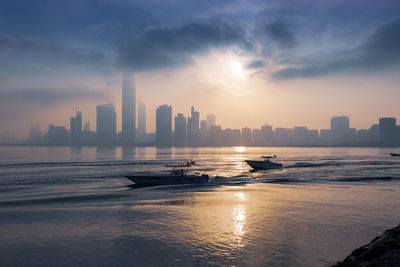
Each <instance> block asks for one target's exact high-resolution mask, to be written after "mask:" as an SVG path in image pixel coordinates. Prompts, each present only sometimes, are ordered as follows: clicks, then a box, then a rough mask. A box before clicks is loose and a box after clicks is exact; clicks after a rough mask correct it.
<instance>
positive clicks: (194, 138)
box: [187, 107, 200, 146]
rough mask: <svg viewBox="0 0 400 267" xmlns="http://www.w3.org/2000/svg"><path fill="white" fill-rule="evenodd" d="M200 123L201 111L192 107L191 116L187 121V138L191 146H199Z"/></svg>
mask: <svg viewBox="0 0 400 267" xmlns="http://www.w3.org/2000/svg"><path fill="white" fill-rule="evenodd" d="M199 123H200V112H198V111H195V110H194V107H192V109H191V116H190V117H189V118H188V123H187V138H188V145H189V146H198V142H199V129H200V128H199Z"/></svg>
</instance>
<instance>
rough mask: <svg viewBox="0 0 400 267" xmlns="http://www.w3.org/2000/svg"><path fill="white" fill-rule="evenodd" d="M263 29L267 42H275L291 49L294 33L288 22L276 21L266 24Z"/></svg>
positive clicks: (293, 42)
mask: <svg viewBox="0 0 400 267" xmlns="http://www.w3.org/2000/svg"><path fill="white" fill-rule="evenodd" d="M263 27H264V30H265V33H266V34H267V36H268V37H269V38H268V40H269V41H272V42H276V43H278V44H280V45H283V46H285V47H291V46H293V45H294V44H295V38H294V32H293V29H292V25H291V24H290V23H289V22H287V21H284V20H277V21H273V22H269V23H266V24H265V25H264V26H263Z"/></svg>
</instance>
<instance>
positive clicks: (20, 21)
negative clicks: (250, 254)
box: [0, 1, 400, 137]
mask: <svg viewBox="0 0 400 267" xmlns="http://www.w3.org/2000/svg"><path fill="white" fill-rule="evenodd" d="M28 3H29V4H28ZM399 11H400V4H399V3H398V1H384V2H377V1H362V3H361V2H359V1H351V2H349V1H331V2H324V3H320V2H319V1H285V2H281V1H268V2H265V1H219V2H213V1H201V2H198V1H174V2H168V3H167V2H164V1H146V2H142V1H129V2H128V1H100V2H98V1H79V2H67V1H45V2H36V1H33V2H32V1H29V2H27V1H12V2H11V1H3V2H2V3H1V4H0V25H1V26H0V114H1V115H0V132H5V131H10V132H14V131H15V132H17V134H18V135H19V136H21V137H23V136H26V135H27V132H28V127H29V124H30V123H32V122H33V123H36V122H38V123H39V124H40V127H41V129H42V130H46V129H47V126H48V124H56V125H68V124H69V118H70V117H71V116H73V115H75V114H74V110H73V108H74V107H75V108H76V107H78V108H82V110H83V113H84V120H85V121H86V120H89V121H90V122H91V125H92V126H94V125H95V121H96V108H95V107H96V105H98V104H106V103H112V104H114V105H115V109H116V110H117V111H120V110H121V86H122V73H123V72H126V71H128V72H130V73H134V75H135V82H136V93H137V95H136V99H138V100H141V101H143V102H144V103H146V107H147V112H148V113H147V128H148V131H149V132H154V131H155V117H156V116H155V110H156V107H158V106H159V105H162V104H169V105H172V106H173V116H175V115H176V114H177V113H183V114H188V112H189V111H190V108H191V106H195V107H196V109H197V110H200V111H201V114H202V115H206V114H216V116H217V120H218V124H221V125H223V126H224V127H226V128H238V129H240V128H243V127H250V128H257V127H259V126H260V125H264V124H265V123H268V124H270V125H273V126H274V127H287V128H291V127H295V126H307V127H309V128H310V129H325V128H329V126H330V125H329V122H330V118H331V117H333V116H340V115H346V116H349V117H350V118H351V126H352V127H354V128H366V129H367V128H369V127H370V125H372V124H374V123H377V120H378V118H379V117H399V110H398V103H397V102H398V101H397V100H398V99H399V97H400V92H399V90H398V84H399V82H400V78H399V75H398V70H399V66H400V64H399V63H400V52H399V49H398V47H399V46H400V38H399V36H400V18H399V15H398V14H399ZM119 116H120V114H119ZM201 119H205V117H202V118H201ZM92 128H93V127H92ZM117 130H118V131H121V117H119V118H118V119H117Z"/></svg>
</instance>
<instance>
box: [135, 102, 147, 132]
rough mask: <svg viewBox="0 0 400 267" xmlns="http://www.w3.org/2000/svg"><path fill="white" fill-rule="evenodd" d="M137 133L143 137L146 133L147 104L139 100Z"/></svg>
mask: <svg viewBox="0 0 400 267" xmlns="http://www.w3.org/2000/svg"><path fill="white" fill-rule="evenodd" d="M137 134H138V135H139V136H141V137H144V136H145V135H146V105H145V104H144V103H143V102H142V101H140V100H139V107H138V129H137Z"/></svg>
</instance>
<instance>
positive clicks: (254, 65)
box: [245, 60, 267, 69]
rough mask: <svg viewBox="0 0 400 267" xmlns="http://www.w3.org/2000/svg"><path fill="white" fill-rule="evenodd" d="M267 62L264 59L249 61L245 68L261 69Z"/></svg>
mask: <svg viewBox="0 0 400 267" xmlns="http://www.w3.org/2000/svg"><path fill="white" fill-rule="evenodd" d="M266 65H267V64H266V62H265V61H264V60H253V61H251V62H250V63H248V64H247V65H246V66H245V68H246V69H261V68H264V67H265V66H266Z"/></svg>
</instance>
